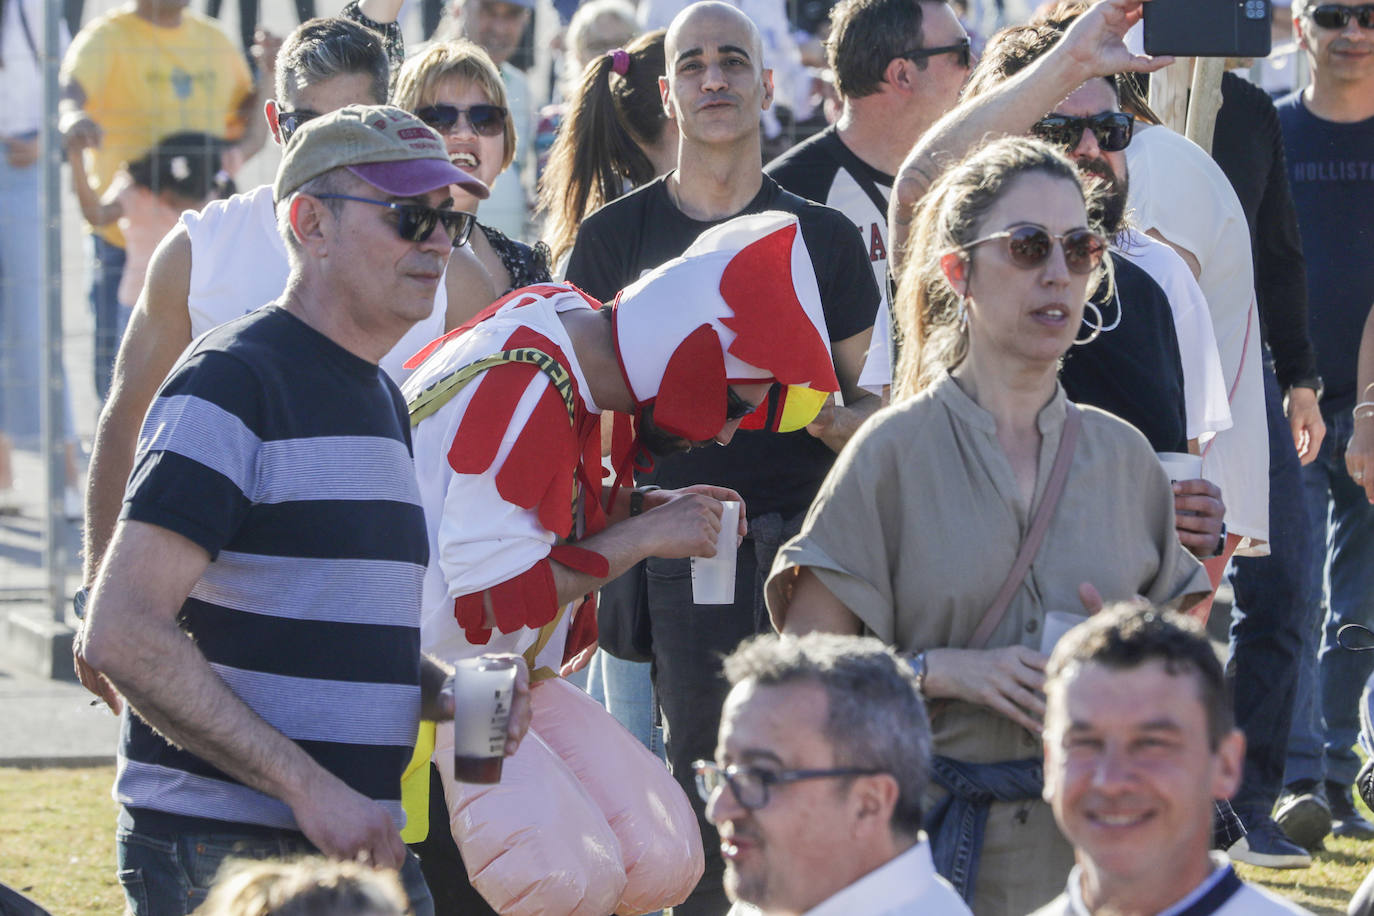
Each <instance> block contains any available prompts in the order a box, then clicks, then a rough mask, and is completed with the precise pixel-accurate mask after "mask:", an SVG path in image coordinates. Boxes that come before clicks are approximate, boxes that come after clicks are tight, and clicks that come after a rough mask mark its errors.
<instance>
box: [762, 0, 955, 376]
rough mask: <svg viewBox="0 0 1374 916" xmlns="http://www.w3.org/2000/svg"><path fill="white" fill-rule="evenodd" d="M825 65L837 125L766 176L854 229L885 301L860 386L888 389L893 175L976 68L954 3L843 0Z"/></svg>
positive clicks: (794, 150) (833, 21)
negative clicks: (835, 97)
mask: <svg viewBox="0 0 1374 916" xmlns="http://www.w3.org/2000/svg"><path fill="white" fill-rule="evenodd" d="M826 54H827V60H828V61H829V63H830V69H831V71H832V72H834V74H835V87H836V89H838V90H839V93H840V99H841V101H842V102H843V103H844V110H843V112H842V113H841V115H840V118H839V121H838V122H837V123H836V124H834V125H832V126H831V127H828V128H826V129H825V130H823V131H821V132H820V133H819V134H816V135H815V136H814V137H811V138H810V139H808V140H805V141H803V142H802V143H800V144H798V145H797V146H794V147H793V148H792V149H790V150H788V151H787V152H786V153H784V154H783V155H781V156H779V157H778V158H777V159H775V160H773V161H772V162H770V163H769V164H768V165H767V166H766V167H765V168H764V171H765V172H766V173H767V174H768V175H769V176H771V177H772V178H773V179H774V180H776V181H777V182H778V184H780V185H782V186H783V187H784V188H786V189H787V190H789V191H791V192H792V193H793V194H796V195H797V196H799V197H804V198H806V199H807V200H814V201H817V202H818V203H823V204H825V205H826V206H828V207H834V208H835V209H836V210H839V211H840V212H841V213H843V214H844V215H845V216H847V217H849V220H850V221H851V222H852V223H854V225H855V226H856V227H858V230H859V233H860V235H862V236H863V241H864V244H865V245H867V246H868V256H869V260H870V262H871V263H872V265H873V277H874V279H875V280H876V281H877V283H878V291H879V293H881V294H882V302H880V303H879V305H878V315H877V317H876V318H875V319H874V322H873V338H872V340H871V342H870V343H869V348H868V356H867V358H866V359H865V360H864V367H863V372H862V374H861V375H860V376H859V385H860V386H861V387H863V388H864V389H866V390H868V391H870V392H872V393H874V394H878V395H881V394H884V393H885V391H886V389H887V388H888V386H890V385H891V384H892V329H891V323H892V322H891V313H890V312H891V310H890V307H889V303H888V292H889V282H888V269H887V267H888V241H887V205H888V200H889V198H890V197H891V195H892V182H893V175H894V174H895V173H896V171H897V168H898V167H899V166H900V165H901V164H902V157H903V156H905V155H906V154H907V153H908V152H909V151H910V150H911V147H912V146H913V145H915V143H916V141H917V140H919V139H920V137H921V134H923V133H925V131H926V130H927V129H928V128H929V127H930V125H932V124H934V123H935V121H936V120H937V119H938V118H939V117H940V116H941V115H943V114H944V113H945V112H947V111H949V109H951V108H953V107H954V103H955V102H957V101H958V100H959V90H960V89H961V88H962V87H963V85H964V82H965V80H967V79H968V73H969V66H970V64H971V57H970V54H971V52H970V46H969V39H968V35H967V34H965V32H964V27H963V26H962V25H961V24H960V23H959V18H958V16H956V15H955V13H954V10H953V9H952V8H951V7H950V5H949V4H948V3H944V2H933V0H921V2H916V3H913V2H911V0H843V2H841V3H838V4H836V6H835V8H834V9H832V10H831V11H830V37H829V39H828V41H827V42H826Z"/></svg>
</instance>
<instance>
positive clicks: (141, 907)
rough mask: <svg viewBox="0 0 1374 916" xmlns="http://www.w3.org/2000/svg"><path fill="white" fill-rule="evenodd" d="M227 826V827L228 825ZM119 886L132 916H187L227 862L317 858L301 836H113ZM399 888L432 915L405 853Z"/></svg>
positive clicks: (421, 913)
mask: <svg viewBox="0 0 1374 916" xmlns="http://www.w3.org/2000/svg"><path fill="white" fill-rule="evenodd" d="M226 826H228V825H226ZM115 839H116V857H117V861H118V868H119V883H120V884H121V885H122V886H123V888H124V897H125V900H126V901H127V902H128V905H129V911H130V912H131V913H132V914H133V916H187V914H189V913H191V912H192V911H194V910H195V909H196V908H197V907H199V906H200V905H201V904H202V903H204V902H205V896H206V894H208V893H209V892H210V888H211V887H212V886H213V885H214V883H215V877H216V875H217V874H218V873H219V870H220V866H221V865H222V864H223V863H224V860H225V859H230V858H240V859H290V858H297V857H299V856H303V855H318V854H319V850H318V849H316V848H315V847H314V846H313V845H311V843H310V841H309V840H307V839H306V838H305V837H304V836H303V835H301V834H299V833H291V832H286V831H283V832H280V833H272V834H267V835H265V834H256V833H254V834H244V833H234V832H233V831H223V832H219V831H217V832H215V833H183V834H154V833H139V832H136V831H133V830H129V829H127V828H126V827H124V826H121V827H120V828H119V830H118V831H117V833H116V837H115ZM401 884H402V885H403V886H404V887H405V892H406V896H408V897H409V898H410V905H411V908H412V909H413V910H414V912H415V916H434V901H433V900H432V899H430V895H429V888H428V887H426V886H425V879H424V876H423V875H421V874H420V860H419V859H417V858H415V856H414V854H413V853H409V852H408V853H407V854H406V863H405V865H404V866H403V867H402V868H401Z"/></svg>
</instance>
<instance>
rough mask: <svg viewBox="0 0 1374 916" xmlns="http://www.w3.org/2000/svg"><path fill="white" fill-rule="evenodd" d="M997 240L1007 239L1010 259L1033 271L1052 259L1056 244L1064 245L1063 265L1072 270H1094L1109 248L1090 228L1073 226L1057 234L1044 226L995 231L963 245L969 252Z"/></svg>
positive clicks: (1084, 271) (1081, 272) (964, 249)
mask: <svg viewBox="0 0 1374 916" xmlns="http://www.w3.org/2000/svg"><path fill="white" fill-rule="evenodd" d="M998 239H1006V240H1007V254H1008V255H1009V256H1010V257H1011V262H1012V263H1013V264H1015V265H1016V266H1017V267H1020V268H1022V269H1023V270H1034V269H1035V268H1037V267H1040V266H1041V265H1042V264H1044V263H1045V262H1046V261H1048V260H1049V259H1050V252H1051V251H1053V250H1054V243H1055V242H1058V243H1059V244H1060V245H1062V246H1063V247H1064V265H1065V266H1066V267H1068V269H1069V272H1070V273H1075V274H1087V273H1092V272H1093V271H1094V270H1096V269H1097V267H1098V265H1100V264H1101V263H1102V254H1103V252H1105V251H1106V250H1107V242H1106V240H1105V239H1103V238H1102V236H1100V235H1098V234H1097V233H1096V232H1093V231H1092V230H1091V229H1070V230H1069V231H1068V232H1065V233H1064V234H1063V235H1054V234H1052V233H1051V232H1050V231H1049V230H1047V229H1045V228H1044V227H1043V226H1036V225H1025V226H1017V227H1016V228H1015V229H1008V230H1007V231H1005V232H994V233H993V234H992V235H985V236H983V237H982V238H981V239H974V240H973V241H971V242H969V243H968V244H966V245H964V246H963V249H962V250H963V251H968V250H969V249H970V248H973V247H975V246H977V245H981V244H983V243H984V242H992V241H996V240H998Z"/></svg>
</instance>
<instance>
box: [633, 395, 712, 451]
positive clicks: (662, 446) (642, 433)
mask: <svg viewBox="0 0 1374 916" xmlns="http://www.w3.org/2000/svg"><path fill="white" fill-rule="evenodd" d="M635 431H636V432H637V433H638V434H639V444H640V445H642V446H644V447H645V448H646V449H648V450H649V454H651V455H653V456H654V457H655V458H667V457H669V456H671V455H680V454H682V453H683V452H686V451H690V450H691V449H694V448H700V447H701V446H703V445H709V444H710V443H709V442H693V441H691V440H690V439H684V438H683V437H681V436H674V435H673V434H672V433H670V432H668V431H667V430H665V429H664V428H663V427H661V426H659V425H658V424H657V423H655V422H654V405H652V404H650V405H649V406H648V407H645V408H643V409H642V410H640V412H639V417H638V423H637V424H636V427H635Z"/></svg>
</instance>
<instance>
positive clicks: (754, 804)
mask: <svg viewBox="0 0 1374 916" xmlns="http://www.w3.org/2000/svg"><path fill="white" fill-rule="evenodd" d="M692 772H694V773H696V777H697V795H700V796H701V800H702V801H704V802H709V801H710V800H711V798H712V797H713V796H714V795H715V794H716V792H717V791H718V790H719V789H720V788H721V786H729V787H730V791H731V792H733V793H735V800H736V801H738V802H739V803H740V807H741V808H744V809H746V810H748V811H757V810H759V809H760V808H764V807H767V805H768V798H769V790H771V789H772V788H773V787H774V786H782V785H787V784H788V783H790V782H801V781H802V780H804V779H837V778H839V777H842V776H876V775H877V774H879V773H885V772H887V771H886V770H870V769H864V768H862V767H836V768H834V769H829V770H765V769H761V768H759V767H742V766H738V765H737V764H731V765H730V766H724V767H723V766H721V765H720V764H718V763H712V762H711V761H709V760H698V761H697V762H696V763H694V764H692Z"/></svg>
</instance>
